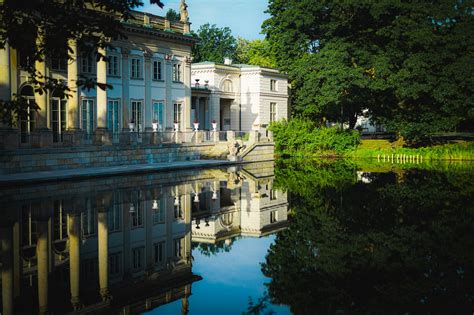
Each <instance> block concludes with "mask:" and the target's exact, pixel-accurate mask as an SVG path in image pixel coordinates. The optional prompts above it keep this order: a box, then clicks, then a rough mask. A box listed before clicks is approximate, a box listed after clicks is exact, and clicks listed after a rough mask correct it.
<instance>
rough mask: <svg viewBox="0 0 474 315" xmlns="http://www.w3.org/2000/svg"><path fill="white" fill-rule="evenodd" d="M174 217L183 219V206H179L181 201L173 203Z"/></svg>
mask: <svg viewBox="0 0 474 315" xmlns="http://www.w3.org/2000/svg"><path fill="white" fill-rule="evenodd" d="M174 219H175V220H183V219H184V213H183V208H182V206H181V202H179V200H178V202H175V203H174Z"/></svg>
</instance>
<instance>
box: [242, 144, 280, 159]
mask: <svg viewBox="0 0 474 315" xmlns="http://www.w3.org/2000/svg"><path fill="white" fill-rule="evenodd" d="M274 154H275V145H274V144H273V142H268V143H258V144H255V145H254V148H253V149H252V150H250V151H248V153H246V154H244V155H243V156H241V158H242V161H244V162H257V161H273V160H274V159H275V157H274Z"/></svg>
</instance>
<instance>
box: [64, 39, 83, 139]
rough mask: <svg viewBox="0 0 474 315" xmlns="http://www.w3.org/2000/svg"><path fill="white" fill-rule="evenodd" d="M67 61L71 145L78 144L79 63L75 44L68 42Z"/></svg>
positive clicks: (68, 131) (68, 117)
mask: <svg viewBox="0 0 474 315" xmlns="http://www.w3.org/2000/svg"><path fill="white" fill-rule="evenodd" d="M68 44H69V48H70V51H69V60H68V66H67V85H68V87H69V89H70V91H69V98H68V99H67V131H66V134H69V137H70V141H71V142H72V144H79V143H80V140H81V139H80V134H78V133H79V132H80V124H79V117H80V114H79V113H80V112H79V111H80V106H79V88H78V86H77V79H78V72H79V63H78V58H79V56H78V53H77V42H76V41H75V40H69V43H68Z"/></svg>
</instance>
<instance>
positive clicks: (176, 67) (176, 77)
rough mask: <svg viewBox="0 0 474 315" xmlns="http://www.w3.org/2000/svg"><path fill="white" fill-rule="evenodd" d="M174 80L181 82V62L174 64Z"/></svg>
mask: <svg viewBox="0 0 474 315" xmlns="http://www.w3.org/2000/svg"><path fill="white" fill-rule="evenodd" d="M173 81H175V82H181V64H180V63H175V64H173Z"/></svg>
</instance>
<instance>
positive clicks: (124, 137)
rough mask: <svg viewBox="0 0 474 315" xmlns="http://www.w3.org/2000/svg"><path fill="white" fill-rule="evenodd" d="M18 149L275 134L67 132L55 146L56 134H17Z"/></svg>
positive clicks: (252, 138) (254, 137) (259, 138)
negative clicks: (54, 137)
mask: <svg viewBox="0 0 474 315" xmlns="http://www.w3.org/2000/svg"><path fill="white" fill-rule="evenodd" d="M16 137H17V138H16V139H17V147H19V148H29V147H32V148H38V147H51V146H53V147H58V146H60V147H69V146H92V145H137V144H143V145H157V144H173V143H175V144H183V143H188V144H199V143H218V142H228V141H233V140H235V141H242V142H243V143H245V144H247V145H248V144H250V143H255V142H261V141H264V142H265V141H271V140H272V134H271V132H269V131H266V130H263V129H262V130H260V131H213V130H211V131H209V130H198V131H192V130H186V131H173V130H166V131H157V132H153V131H145V132H129V131H125V132H119V133H105V134H100V133H86V132H81V131H79V132H67V131H66V132H65V133H64V134H62V138H63V139H62V141H61V142H54V143H53V134H52V133H51V132H49V133H48V132H46V133H40V132H38V133H36V132H32V133H31V134H29V133H18V134H17V135H16Z"/></svg>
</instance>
